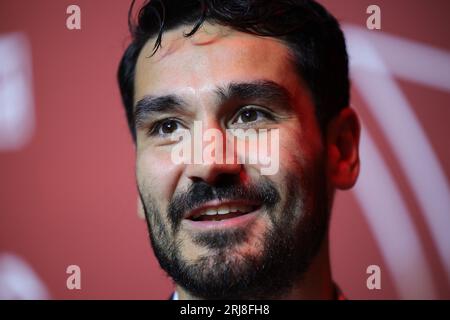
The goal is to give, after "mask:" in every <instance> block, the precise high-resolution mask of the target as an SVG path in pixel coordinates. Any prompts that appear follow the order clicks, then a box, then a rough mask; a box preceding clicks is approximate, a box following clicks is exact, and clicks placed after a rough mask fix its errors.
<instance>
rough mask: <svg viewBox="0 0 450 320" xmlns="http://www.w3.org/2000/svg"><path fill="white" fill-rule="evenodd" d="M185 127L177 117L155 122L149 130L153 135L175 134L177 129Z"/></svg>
mask: <svg viewBox="0 0 450 320" xmlns="http://www.w3.org/2000/svg"><path fill="white" fill-rule="evenodd" d="M182 128H185V127H184V126H183V125H182V124H181V123H180V122H179V121H178V120H176V119H166V120H162V121H160V122H158V123H157V124H155V125H154V126H153V127H152V128H151V130H150V131H149V135H151V136H168V135H171V134H173V133H174V132H175V131H177V130H180V129H182Z"/></svg>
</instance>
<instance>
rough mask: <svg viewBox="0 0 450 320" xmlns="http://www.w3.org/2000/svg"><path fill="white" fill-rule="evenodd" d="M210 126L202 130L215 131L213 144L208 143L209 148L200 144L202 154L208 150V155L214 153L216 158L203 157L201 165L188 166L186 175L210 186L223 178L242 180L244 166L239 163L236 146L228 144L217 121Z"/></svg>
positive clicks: (210, 123)
mask: <svg viewBox="0 0 450 320" xmlns="http://www.w3.org/2000/svg"><path fill="white" fill-rule="evenodd" d="M204 123H205V122H204ZM208 124H209V125H208V126H206V127H205V128H202V129H206V130H207V129H210V130H215V134H214V136H215V138H214V139H212V141H213V142H208V143H207V146H205V145H204V144H203V143H200V145H201V154H202V156H203V155H204V154H203V151H206V150H208V151H209V152H208V154H211V153H213V154H214V156H213V157H212V158H209V157H207V156H206V157H202V161H201V162H200V163H198V162H197V163H196V162H194V163H191V164H188V165H187V166H186V168H185V175H186V176H187V177H188V178H189V179H190V180H192V181H193V182H199V181H203V182H206V183H208V184H210V185H214V184H216V183H217V182H218V180H219V179H223V178H226V179H232V180H240V178H241V176H242V175H243V164H241V163H239V161H238V157H237V155H236V150H235V148H234V144H229V143H227V142H228V141H227V135H226V133H224V132H223V130H221V129H220V126H218V125H217V123H216V122H215V121H212V122H209V123H208ZM202 131H203V130H202ZM205 132H206V131H205ZM203 133H204V132H203ZM209 133H211V132H209ZM202 140H203V139H202ZM218 140H220V141H218ZM230 145H231V146H230ZM219 151H220V152H219Z"/></svg>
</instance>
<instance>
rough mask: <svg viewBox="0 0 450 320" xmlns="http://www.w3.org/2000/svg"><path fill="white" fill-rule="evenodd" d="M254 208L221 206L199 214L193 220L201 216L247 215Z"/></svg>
mask: <svg viewBox="0 0 450 320" xmlns="http://www.w3.org/2000/svg"><path fill="white" fill-rule="evenodd" d="M252 209H253V207H252V206H246V205H240V206H239V205H238V206H236V205H235V206H220V207H218V208H209V209H207V210H204V211H201V212H199V213H197V214H196V215H195V216H194V217H193V218H194V219H197V218H199V217H200V216H204V215H206V216H215V215H224V214H229V213H230V212H239V213H247V212H250V211H252Z"/></svg>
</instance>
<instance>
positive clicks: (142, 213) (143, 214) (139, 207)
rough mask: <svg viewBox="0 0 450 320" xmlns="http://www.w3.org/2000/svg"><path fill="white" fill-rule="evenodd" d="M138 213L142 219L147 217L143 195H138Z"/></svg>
mask: <svg viewBox="0 0 450 320" xmlns="http://www.w3.org/2000/svg"><path fill="white" fill-rule="evenodd" d="M137 215H138V217H139V218H141V219H145V211H144V205H143V204H142V200H141V197H139V196H138V197H137Z"/></svg>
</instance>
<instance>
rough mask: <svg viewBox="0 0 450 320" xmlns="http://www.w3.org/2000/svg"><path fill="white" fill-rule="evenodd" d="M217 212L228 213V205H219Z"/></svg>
mask: <svg viewBox="0 0 450 320" xmlns="http://www.w3.org/2000/svg"><path fill="white" fill-rule="evenodd" d="M217 213H218V214H227V213H230V208H229V207H225V206H223V207H220V208H219V209H217Z"/></svg>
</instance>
